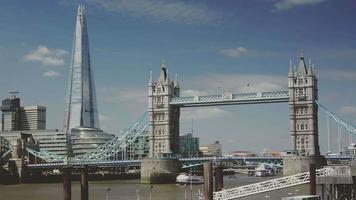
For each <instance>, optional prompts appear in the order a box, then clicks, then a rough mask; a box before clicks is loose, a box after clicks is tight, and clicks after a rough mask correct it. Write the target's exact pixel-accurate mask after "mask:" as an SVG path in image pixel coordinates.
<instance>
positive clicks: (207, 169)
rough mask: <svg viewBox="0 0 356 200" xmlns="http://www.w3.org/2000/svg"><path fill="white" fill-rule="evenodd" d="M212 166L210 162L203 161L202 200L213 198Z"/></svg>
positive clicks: (211, 199)
mask: <svg viewBox="0 0 356 200" xmlns="http://www.w3.org/2000/svg"><path fill="white" fill-rule="evenodd" d="M213 184H214V183H213V167H212V163H211V162H206V163H204V200H213Z"/></svg>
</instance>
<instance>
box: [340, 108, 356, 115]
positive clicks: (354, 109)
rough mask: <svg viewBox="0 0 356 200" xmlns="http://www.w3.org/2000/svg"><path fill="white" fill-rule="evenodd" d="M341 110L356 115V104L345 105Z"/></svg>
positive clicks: (343, 112) (346, 113)
mask: <svg viewBox="0 0 356 200" xmlns="http://www.w3.org/2000/svg"><path fill="white" fill-rule="evenodd" d="M340 112H341V113H342V114H345V115H356V106H344V107H342V108H341V109H340Z"/></svg>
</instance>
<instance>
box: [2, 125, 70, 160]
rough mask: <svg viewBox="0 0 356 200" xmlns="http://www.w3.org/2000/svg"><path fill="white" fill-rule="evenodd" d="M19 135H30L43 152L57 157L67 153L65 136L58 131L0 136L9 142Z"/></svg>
mask: <svg viewBox="0 0 356 200" xmlns="http://www.w3.org/2000/svg"><path fill="white" fill-rule="evenodd" d="M21 133H24V134H31V135H32V137H33V138H34V139H35V140H37V141H38V142H39V148H40V149H41V150H44V151H48V152H52V153H55V154H58V155H65V154H66V152H67V143H66V140H67V135H66V133H65V132H64V131H60V130H27V131H5V132H1V133H0V134H1V136H2V137H4V138H6V139H7V140H9V141H13V140H16V139H17V138H18V137H19V135H21Z"/></svg>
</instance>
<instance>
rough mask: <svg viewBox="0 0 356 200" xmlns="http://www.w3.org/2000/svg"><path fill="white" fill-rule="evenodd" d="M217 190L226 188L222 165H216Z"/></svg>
mask: <svg viewBox="0 0 356 200" xmlns="http://www.w3.org/2000/svg"><path fill="white" fill-rule="evenodd" d="M214 172H215V174H214V175H215V192H218V191H221V190H222V189H223V188H224V174H223V168H222V166H221V165H218V166H216V167H215V170H214Z"/></svg>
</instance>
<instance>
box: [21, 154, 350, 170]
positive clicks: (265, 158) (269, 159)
mask: <svg viewBox="0 0 356 200" xmlns="http://www.w3.org/2000/svg"><path fill="white" fill-rule="evenodd" d="M325 158H326V159H327V160H344V161H347V160H351V159H352V156H344V155H329V156H325ZM282 160H283V157H271V156H255V157H227V156H223V157H200V158H180V159H179V161H180V162H181V163H182V165H183V166H184V165H189V164H197V163H201V162H206V161H213V162H228V161H245V162H246V161H248V162H264V163H282ZM141 161H142V160H100V161H89V162H86V161H71V162H69V163H68V164H66V163H63V162H53V163H34V164H27V165H26V166H27V167H28V168H42V169H51V168H62V167H64V166H67V165H70V166H73V167H80V166H83V165H88V166H93V167H94V166H95V167H101V166H102V167H110V166H139V165H140V164H141Z"/></svg>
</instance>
